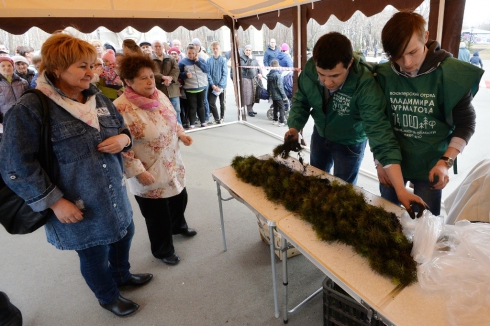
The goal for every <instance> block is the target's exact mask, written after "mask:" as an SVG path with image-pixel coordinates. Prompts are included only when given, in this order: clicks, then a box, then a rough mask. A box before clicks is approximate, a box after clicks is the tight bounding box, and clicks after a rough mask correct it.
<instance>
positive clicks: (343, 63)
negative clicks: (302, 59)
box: [285, 32, 401, 184]
mask: <svg viewBox="0 0 490 326" xmlns="http://www.w3.org/2000/svg"><path fill="white" fill-rule="evenodd" d="M385 108H386V100H385V98H384V96H383V93H382V91H381V89H380V87H379V85H378V84H377V83H376V80H375V79H374V77H373V74H372V72H371V70H370V69H369V67H368V66H367V65H366V63H365V61H364V58H363V57H360V56H358V55H356V54H353V51H352V44H351V42H350V41H349V39H348V38H347V37H345V36H344V35H342V34H340V33H336V32H332V33H328V34H325V35H323V36H322V37H320V39H319V40H318V41H317V43H316V44H315V47H314V48H313V57H312V58H310V59H309V60H308V62H307V63H306V65H305V67H304V69H303V70H302V72H301V74H300V75H299V78H298V90H297V91H296V93H295V94H294V96H293V105H292V108H291V111H290V113H289V118H288V122H287V123H288V126H289V128H290V129H289V130H288V131H287V132H286V135H285V138H286V139H291V140H294V141H296V140H297V138H298V131H299V130H301V129H303V127H304V126H305V124H306V122H307V121H308V118H309V117H310V115H311V116H312V117H313V120H314V122H315V126H314V129H313V134H312V136H311V146H310V150H311V152H310V164H311V165H312V166H314V167H317V168H319V169H321V170H324V171H326V172H328V173H330V170H331V169H332V166H333V170H334V173H333V174H334V175H335V176H336V177H339V178H340V179H343V180H344V181H346V182H350V183H352V184H355V183H356V181H357V176H358V173H359V167H360V164H361V161H362V158H363V156H364V149H365V147H366V141H367V138H368V137H369V145H370V147H371V150H372V151H373V152H374V153H375V154H376V157H378V158H379V160H380V162H383V164H391V163H395V162H399V161H400V160H401V156H400V149H399V146H398V143H397V141H396V139H395V137H394V135H393V132H392V130H391V126H390V123H389V121H388V117H387V116H386V114H385ZM366 135H367V136H366Z"/></svg>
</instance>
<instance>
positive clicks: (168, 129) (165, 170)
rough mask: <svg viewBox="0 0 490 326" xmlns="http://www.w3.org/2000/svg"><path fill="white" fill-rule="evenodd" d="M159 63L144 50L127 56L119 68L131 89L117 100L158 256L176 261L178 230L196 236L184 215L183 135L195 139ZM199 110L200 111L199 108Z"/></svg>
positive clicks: (132, 182)
mask: <svg viewBox="0 0 490 326" xmlns="http://www.w3.org/2000/svg"><path fill="white" fill-rule="evenodd" d="M155 71H156V66H155V63H154V61H153V60H152V59H151V58H149V57H147V56H144V55H141V56H137V55H129V56H125V57H124V58H123V59H122V60H121V62H120V67H119V73H120V76H121V78H123V80H124V83H125V84H126V88H125V89H124V94H123V95H122V96H120V97H119V98H118V99H117V100H115V101H114V104H115V105H116V107H117V109H118V111H119V112H120V113H121V114H122V116H123V117H124V121H125V122H126V124H127V125H128V127H129V129H130V130H131V134H132V136H133V139H134V144H133V147H132V149H131V150H129V151H128V152H126V153H123V158H124V173H125V175H126V177H127V178H128V183H129V189H130V190H131V192H132V193H133V194H134V196H135V198H136V201H137V202H138V205H139V207H140V209H141V214H143V216H144V218H145V221H146V226H147V229H148V236H149V238H150V243H151V252H152V254H153V256H155V257H156V258H158V259H161V260H162V261H163V262H164V263H165V264H168V265H176V264H178V263H179V261H180V257H179V256H178V255H177V254H176V253H175V250H174V245H173V240H172V234H182V235H183V236H187V237H192V236H195V235H196V233H197V231H196V230H194V229H190V228H188V226H187V222H186V220H185V217H184V212H185V209H186V206H187V191H186V189H185V168H184V164H183V162H182V157H181V155H180V150H179V140H180V141H182V143H183V144H184V145H186V146H189V145H191V144H192V138H191V137H189V136H186V135H185V132H184V129H183V128H182V126H181V125H180V124H178V123H177V114H176V112H175V110H174V108H173V107H172V104H171V103H170V100H169V99H168V97H167V96H165V94H163V93H162V92H161V91H159V90H158V89H156V85H155V75H154V74H155ZM194 115H195V113H194Z"/></svg>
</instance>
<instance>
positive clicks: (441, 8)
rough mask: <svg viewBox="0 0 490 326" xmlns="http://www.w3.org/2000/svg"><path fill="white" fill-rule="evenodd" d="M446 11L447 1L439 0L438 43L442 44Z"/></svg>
mask: <svg viewBox="0 0 490 326" xmlns="http://www.w3.org/2000/svg"><path fill="white" fill-rule="evenodd" d="M445 9H446V0H439V14H438V17H437V32H436V41H437V42H438V43H439V44H442V28H443V26H444V10H445Z"/></svg>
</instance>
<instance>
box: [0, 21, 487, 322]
mask: <svg viewBox="0 0 490 326" xmlns="http://www.w3.org/2000/svg"><path fill="white" fill-rule="evenodd" d="M425 26H426V22H425V20H424V19H423V17H422V16H420V15H419V14H416V13H413V12H400V13H397V14H395V15H394V16H393V17H392V18H391V19H390V20H389V21H388V22H387V24H386V25H385V27H384V28H383V31H382V45H383V49H384V50H385V52H386V53H387V55H388V57H389V62H386V63H383V64H379V65H377V66H374V67H373V66H372V65H369V64H367V63H366V61H365V59H364V57H362V56H360V55H357V54H355V53H353V50H352V44H351V42H350V41H349V39H348V38H347V37H345V36H344V35H342V34H340V33H336V32H331V33H328V34H325V35H323V36H322V37H320V38H319V39H318V41H317V43H316V44H315V46H314V49H313V54H312V57H311V58H310V59H309V60H308V61H307V63H306V65H305V67H304V69H303V71H302V73H301V74H300V75H299V78H298V85H297V86H298V90H297V91H296V93H295V94H294V97H293V101H292V107H291V109H290V114H289V118H288V119H287V121H286V119H285V116H284V110H285V108H284V101H285V100H287V95H286V94H285V92H284V86H283V83H282V79H283V76H281V72H280V71H279V70H277V69H274V68H278V67H288V68H291V67H292V60H291V57H290V54H289V51H290V48H289V46H288V45H287V44H282V45H281V46H280V47H278V46H277V45H276V41H275V39H271V40H270V42H269V46H268V48H267V50H266V51H265V54H264V66H266V67H271V68H272V69H270V71H269V73H268V75H267V91H268V93H269V96H270V98H271V99H272V103H273V110H274V117H275V118H274V119H273V124H275V125H278V126H285V125H287V127H288V130H287V132H286V133H285V141H298V137H299V136H298V134H299V132H300V131H301V130H302V129H303V128H304V126H305V125H306V123H307V121H308V119H309V117H310V116H311V117H312V118H313V120H314V130H313V134H312V139H311V146H310V148H311V154H310V164H311V165H313V166H315V167H317V168H319V169H322V170H324V171H326V172H328V173H330V171H331V170H332V169H333V174H334V175H335V176H337V177H339V178H341V179H343V180H345V181H346V182H349V183H352V184H355V183H356V181H357V178H358V173H359V168H360V164H361V161H362V159H363V156H364V150H365V147H366V144H367V142H368V141H369V144H370V148H371V150H372V151H373V153H374V157H375V166H376V169H377V172H378V178H379V181H380V192H381V196H382V197H384V198H386V199H388V200H390V201H393V202H395V203H397V204H401V205H403V206H405V207H406V209H407V211H408V212H409V213H410V214H411V215H412V216H413V215H414V211H417V210H419V213H420V212H421V211H423V210H424V209H429V210H430V211H431V212H432V213H433V214H434V215H439V214H440V210H439V209H440V206H441V205H440V204H441V193H442V189H443V188H444V187H445V186H446V185H447V184H448V182H449V173H448V170H449V168H450V167H451V166H452V164H453V162H454V160H455V159H456V157H457V155H458V154H459V153H461V152H463V150H464V148H465V146H466V145H467V144H468V142H469V140H470V138H471V136H472V134H473V133H474V130H475V119H476V118H475V110H474V108H473V106H472V100H473V97H474V96H475V94H476V92H477V90H478V84H479V80H480V78H481V76H482V74H483V71H482V70H481V66H482V65H481V62H480V67H475V66H474V65H472V64H470V63H465V62H462V61H461V60H457V59H455V58H453V57H452V56H451V55H450V54H449V53H448V52H446V51H445V50H443V49H441V48H440V45H439V44H438V43H437V42H436V41H433V40H430V39H429V34H428V31H426V29H425ZM211 51H212V53H211V55H209V54H208V53H207V52H206V51H205V50H204V49H203V47H202V44H201V42H200V40H199V39H193V40H192V41H191V42H190V43H189V44H188V45H187V46H186V47H185V48H183V47H182V45H181V42H180V41H179V40H173V41H172V42H171V43H170V44H168V43H166V42H162V41H159V40H154V41H153V42H147V41H143V42H141V43H140V44H136V42H134V41H133V40H130V39H127V40H124V42H123V44H122V51H117V50H116V49H114V48H110V45H108V44H104V45H103V44H102V43H101V42H100V41H98V40H96V41H93V42H90V43H89V42H86V41H83V40H80V39H78V38H76V37H73V36H70V35H68V34H64V33H56V34H53V35H52V36H51V37H49V38H48V39H47V40H46V41H45V43H44V44H43V46H42V49H41V52H40V56H33V52H34V51H33V49H31V48H27V47H19V48H18V49H17V53H16V55H15V56H12V57H11V56H10V55H9V54H8V50H7V49H6V48H5V47H4V45H2V44H0V55H1V56H0V91H1V92H2V97H0V101H1V102H0V112H1V116H0V117H3V118H4V125H3V126H4V130H3V134H1V135H2V138H1V142H0V157H2V158H4V157H8V158H9V159H8V160H2V164H1V166H0V175H1V177H2V179H3V180H4V182H5V183H6V184H7V185H8V186H9V187H10V188H11V189H12V190H14V191H15V192H16V193H17V194H18V195H19V196H21V197H22V198H24V199H25V201H26V202H27V204H29V205H30V207H31V208H32V209H33V210H34V211H44V210H47V209H50V210H51V211H50V214H51V218H49V219H48V220H47V223H46V225H45V230H46V236H47V240H48V242H49V243H51V244H52V245H54V246H55V247H56V248H58V249H61V250H73V251H75V252H76V253H77V254H78V257H79V260H80V270H81V274H82V277H83V278H84V279H85V281H86V283H87V285H88V287H89V288H90V289H91V290H92V292H93V293H94V296H95V297H96V298H97V300H98V302H99V304H100V305H101V306H102V307H103V308H104V309H107V310H109V311H111V312H112V313H114V314H115V315H117V316H127V315H131V314H133V313H135V312H136V311H137V310H138V308H139V305H138V304H136V303H135V302H133V301H131V300H129V299H126V298H124V297H122V296H121V295H120V292H119V288H121V287H140V286H143V285H145V284H147V283H149V282H150V281H151V279H152V277H153V275H152V274H150V273H139V274H133V273H131V272H130V264H129V249H130V246H131V240H132V237H133V235H134V223H133V218H132V216H133V211H132V208H131V204H130V202H129V199H128V197H127V192H126V179H127V184H128V185H129V189H130V192H131V193H132V194H133V195H134V196H135V199H136V202H137V203H138V206H139V208H140V210H141V213H142V215H143V217H144V218H145V222H146V226H147V232H148V236H149V240H150V249H151V253H152V254H153V256H155V257H156V258H158V259H161V260H162V262H163V263H165V264H168V265H176V264H178V263H179V261H180V257H179V255H178V254H177V253H176V250H175V248H174V244H173V236H174V235H179V234H180V235H182V236H185V237H193V236H195V235H196V234H197V231H196V230H195V229H192V228H190V227H189V226H188V225H187V222H186V219H185V210H186V206H187V202H188V195H187V191H186V179H185V167H184V164H183V160H182V156H181V154H180V150H179V146H180V142H182V144H184V145H185V146H190V145H191V144H192V142H193V139H192V138H191V137H190V136H188V135H186V133H185V129H184V127H187V128H189V129H193V128H196V126H201V127H206V126H207V125H209V124H211V123H216V124H220V123H222V122H223V121H224V118H225V105H226V103H225V90H226V86H227V77H228V67H227V59H226V57H225V56H222V53H221V47H220V44H219V43H218V42H213V43H212V44H211ZM5 54H6V55H5ZM469 62H471V59H470V61H469ZM240 66H242V67H241V69H242V71H241V85H242V87H243V93H244V98H243V103H244V105H245V107H246V110H247V113H248V115H249V116H250V117H254V116H255V114H256V112H254V111H253V105H254V103H255V102H256V100H257V96H256V95H257V94H256V89H257V87H256V84H257V83H259V82H260V79H261V78H262V75H261V74H262V69H260V67H259V64H258V62H257V61H256V59H255V58H254V57H253V55H252V47H251V46H250V45H246V46H245V47H244V48H243V49H242V51H240ZM463 70H464V71H465V73H464V74H460V73H458V72H460V71H463ZM456 75H457V76H458V79H454V78H451V76H456ZM29 88H36V89H38V90H40V91H41V92H42V94H44V96H45V97H46V98H47V102H48V104H49V114H50V121H51V140H52V151H53V153H54V156H55V160H54V163H53V164H54V169H53V170H54V171H56V175H48V174H47V173H46V167H44V166H42V164H41V163H40V162H39V160H38V156H39V155H38V153H39V151H40V147H39V146H40V145H39V144H40V141H39V139H40V137H41V121H42V115H43V107H42V102H41V101H40V100H39V98H38V97H37V96H36V95H35V94H31V93H27V94H25V95H22V94H23V93H24V91H25V90H27V89H29ZM218 99H219V104H220V110H218V109H217V102H218ZM207 107H209V109H207ZM211 118H212V119H211ZM408 181H410V182H412V183H413V184H414V187H415V189H414V193H413V194H412V193H410V192H408V191H407V190H406V188H405V185H406V183H407V182H408ZM0 305H4V306H5V307H7V308H8V309H10V310H9V311H12V314H13V315H12V316H18V315H19V314H20V312H18V310H16V309H14V308H15V307H14V306H13V305H12V304H11V303H10V302H9V300H8V297H7V296H6V294H4V293H2V292H0ZM12 316H11V317H12ZM11 317H9V318H11Z"/></svg>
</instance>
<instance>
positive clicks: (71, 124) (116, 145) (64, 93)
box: [0, 33, 153, 316]
mask: <svg viewBox="0 0 490 326" xmlns="http://www.w3.org/2000/svg"><path fill="white" fill-rule="evenodd" d="M41 54H42V57H43V62H42V63H41V67H40V73H39V77H38V80H37V87H36V88H37V89H39V90H40V91H41V92H42V93H44V94H45V96H46V97H47V102H48V106H49V112H50V121H51V140H52V146H53V156H54V162H53V165H54V169H53V170H54V171H57V173H56V175H55V176H48V175H47V174H46V172H45V170H44V168H43V167H42V166H41V165H40V163H39V161H38V159H37V158H38V154H39V144H40V142H41V141H40V136H41V121H42V119H41V115H42V112H43V107H42V103H41V101H40V100H39V99H38V97H37V96H36V94H26V95H25V96H23V97H22V98H20V99H19V100H18V101H17V103H16V104H15V107H14V108H13V109H12V110H10V111H9V112H7V115H6V116H5V121H4V127H5V129H4V136H3V140H2V143H1V145H0V157H8V158H9V159H8V160H3V161H2V165H1V167H0V173H1V176H2V178H3V180H5V181H6V184H7V185H8V186H9V187H10V188H11V189H12V190H13V191H15V192H16V193H17V194H18V195H19V196H20V197H22V198H24V199H25V200H26V202H27V203H28V204H29V206H30V207H31V208H32V209H33V210H34V211H43V210H47V209H48V208H50V209H51V210H52V212H51V217H50V218H49V219H48V220H47V223H46V225H45V231H46V235H47V239H48V242H49V243H51V244H52V245H54V246H55V247H56V248H58V249H61V250H75V251H76V252H77V254H78V256H79V258H80V270H81V272H82V276H83V278H84V279H85V281H86V282H87V285H88V286H89V287H90V289H91V290H92V292H93V293H94V294H95V297H96V298H97V299H98V300H99V303H100V305H101V306H102V307H103V308H105V309H107V310H109V311H111V312H112V313H114V314H116V315H118V316H127V315H130V314H132V313H134V312H136V311H137V310H138V308H139V305H137V304H136V303H134V302H133V301H131V300H128V299H125V298H123V297H122V296H121V295H120V293H119V290H118V287H121V286H141V285H144V284H146V283H148V282H149V281H150V280H151V279H152V277H153V275H151V274H131V273H130V272H129V267H130V265H129V261H128V259H129V248H130V245H131V239H132V237H133V234H134V223H133V219H132V214H133V213H132V210H131V204H130V203H129V199H128V197H127V194H126V186H125V183H124V176H123V161H122V156H121V152H122V151H127V150H129V149H130V146H131V137H130V133H129V131H128V129H126V127H125V125H124V120H123V119H122V117H121V115H120V114H119V113H118V112H117V110H116V108H115V107H114V105H112V103H111V101H110V100H109V99H108V98H107V97H105V96H103V95H102V94H101V93H100V92H99V91H98V90H97V88H95V86H93V85H92V84H91V83H90V80H91V79H92V77H93V70H92V69H93V66H94V62H95V59H96V57H97V54H96V52H95V49H94V47H93V46H91V45H90V44H89V43H88V42H86V41H83V40H80V39H78V38H75V37H73V36H70V35H67V34H61V33H58V34H54V35H52V36H51V37H50V38H48V39H47V40H46V41H45V42H44V44H43V46H42V49H41Z"/></svg>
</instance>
